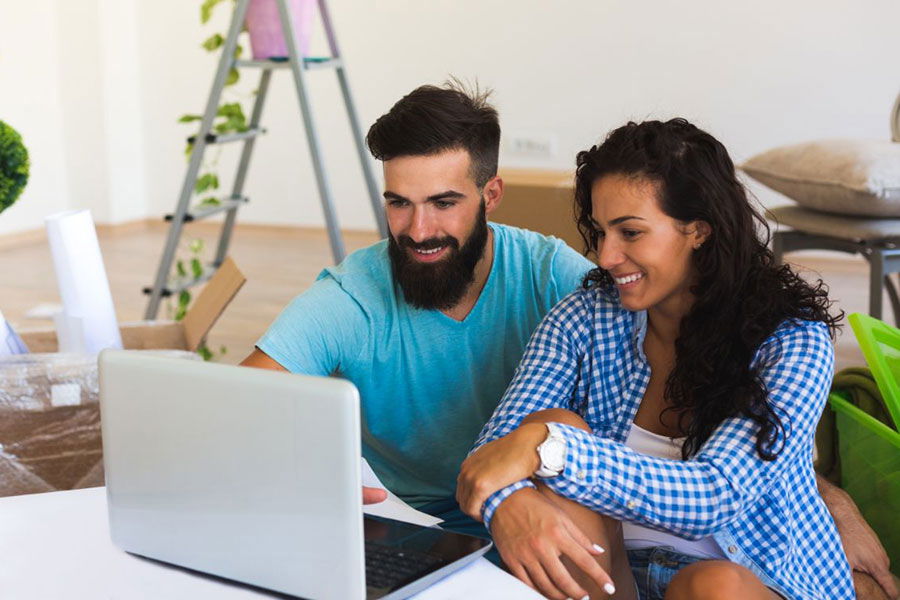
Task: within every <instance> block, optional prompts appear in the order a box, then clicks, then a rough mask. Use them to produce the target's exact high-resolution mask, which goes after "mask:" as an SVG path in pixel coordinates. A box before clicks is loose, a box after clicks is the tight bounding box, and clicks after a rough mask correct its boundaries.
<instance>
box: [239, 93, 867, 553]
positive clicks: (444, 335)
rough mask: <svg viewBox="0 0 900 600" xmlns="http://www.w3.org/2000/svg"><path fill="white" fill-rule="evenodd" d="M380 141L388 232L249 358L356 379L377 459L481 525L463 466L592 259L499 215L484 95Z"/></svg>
mask: <svg viewBox="0 0 900 600" xmlns="http://www.w3.org/2000/svg"><path fill="white" fill-rule="evenodd" d="M367 143H368V146H369V148H370V150H371V151H372V154H373V155H374V156H375V157H376V158H377V159H379V160H381V161H383V165H384V179H385V191H384V198H385V213H386V216H387V221H388V227H389V229H390V236H389V238H388V239H387V240H383V241H381V242H378V243H377V244H375V245H373V246H370V247H368V248H365V249H363V250H360V251H358V252H355V253H353V254H352V255H350V256H349V257H348V258H347V259H346V260H344V261H343V262H342V263H341V264H340V265H338V266H336V267H330V268H327V269H325V270H324V271H323V272H322V273H321V274H320V275H319V278H318V280H317V281H316V282H315V284H314V285H313V286H312V287H311V288H310V289H309V290H307V291H306V292H304V293H303V294H301V295H300V296H298V297H297V298H295V299H294V300H293V301H292V302H291V304H290V305H289V306H288V307H287V308H286V309H285V310H284V311H283V312H282V314H281V315H279V317H278V318H277V319H276V321H275V322H274V323H273V324H272V325H271V327H270V328H269V330H268V331H267V332H266V333H265V335H263V337H262V338H261V339H260V341H259V343H258V344H257V347H256V349H255V350H254V351H253V352H252V353H251V354H250V355H249V356H248V357H247V358H246V359H245V360H244V361H243V363H242V364H244V365H248V366H254V367H263V368H270V369H281V370H288V371H291V372H295V373H306V374H313V375H331V374H336V375H339V376H341V377H344V378H346V379H348V380H350V381H352V382H353V383H354V384H355V385H356V386H357V388H359V391H360V396H361V418H362V446H363V455H364V456H365V458H366V459H367V460H368V461H369V463H370V464H371V466H372V468H373V469H374V471H375V472H376V474H377V475H378V476H379V478H380V479H381V480H382V482H384V484H385V485H386V486H387V487H388V488H389V489H391V490H392V491H393V492H394V493H396V494H397V495H398V496H400V497H401V498H402V499H403V500H405V501H406V502H408V503H410V504H411V505H413V506H415V507H416V508H419V509H420V510H423V511H425V512H428V513H431V514H434V515H435V516H438V517H441V518H443V519H444V520H445V522H447V523H448V524H449V525H450V526H451V528H456V529H458V530H463V531H467V532H470V533H476V534H477V533H479V530H478V527H480V525H479V524H476V523H475V522H474V521H471V520H469V519H468V518H466V517H464V516H463V515H462V514H461V513H460V512H459V510H458V506H457V504H456V502H455V500H454V495H455V489H456V478H457V475H458V472H459V466H460V464H461V463H462V461H463V459H464V458H465V456H466V454H467V453H468V451H469V450H470V448H471V446H472V444H473V442H474V441H475V438H476V437H477V435H478V433H479V431H480V430H481V428H482V426H483V425H484V423H485V422H486V421H487V420H488V418H489V417H490V416H491V414H492V413H493V411H494V408H495V407H496V405H497V403H498V402H499V400H500V397H501V396H502V394H503V391H504V390H505V388H506V386H507V384H508V383H509V381H510V380H511V379H512V375H513V371H514V370H515V368H516V365H517V363H518V361H519V359H520V358H521V356H522V354H523V352H524V349H525V345H526V343H527V342H528V339H529V337H530V335H531V332H532V331H533V330H534V329H535V328H536V327H537V324H538V323H539V322H540V320H541V318H542V317H543V315H544V314H545V313H546V312H547V311H549V310H550V308H551V307H552V306H553V305H555V304H556V303H557V302H558V301H559V300H561V299H562V298H563V297H564V296H565V295H566V294H568V293H569V292H571V291H572V290H574V289H575V288H576V287H577V286H578V285H580V283H581V279H582V277H583V275H584V274H585V273H586V272H587V271H588V270H589V269H590V268H591V267H592V266H593V265H592V264H591V263H590V262H589V261H588V260H587V259H585V258H584V257H582V256H581V255H579V254H578V253H576V252H575V251H574V250H572V249H571V248H569V247H568V246H566V245H565V244H563V243H562V242H561V241H559V240H556V239H555V238H547V237H544V236H541V235H538V234H535V233H532V232H527V231H524V230H520V229H516V228H511V227H506V226H503V225H498V224H493V223H487V216H488V215H490V214H491V212H493V210H494V209H495V208H496V207H497V206H498V204H499V203H500V201H501V199H502V196H503V181H502V180H501V179H500V178H499V177H497V158H498V153H499V144H500V125H499V122H498V118H497V113H496V111H495V110H494V109H493V108H492V107H491V106H490V105H489V104H488V103H487V102H486V95H479V94H468V93H466V92H464V91H462V90H461V89H458V88H457V87H453V86H451V87H447V88H438V87H434V86H423V87H420V88H418V89H416V90H414V91H413V92H411V93H410V94H409V95H407V96H405V97H404V98H402V99H401V100H400V101H399V102H397V104H395V105H394V107H393V108H391V110H390V111H389V112H388V113H387V114H385V115H384V116H382V117H381V118H379V119H378V120H377V121H376V123H375V124H374V125H373V126H372V128H371V129H370V130H369V133H368V136H367ZM364 498H365V500H366V501H368V502H374V501H379V500H382V499H383V498H384V492H382V491H379V490H371V489H367V490H364ZM826 499H827V498H826ZM829 506H831V505H829ZM846 512H847V513H848V514H852V513H851V512H850V511H846ZM851 520H852V519H851ZM839 522H840V521H839ZM853 522H854V523H856V521H855V520H854V521H853ZM480 534H481V535H486V532H485V531H484V530H483V529H481V530H480ZM858 539H862V540H863V542H865V543H862V544H860V543H856V544H855V545H856V546H860V545H861V546H865V547H867V548H872V547H873V546H872V540H871V539H869V538H865V536H862V535H861V536H859V538H858ZM874 543H875V544H877V540H876V541H874ZM869 554H870V555H871V554H872V551H870V552H869ZM851 564H852V563H851Z"/></svg>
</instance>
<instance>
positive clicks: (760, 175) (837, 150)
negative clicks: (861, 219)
mask: <svg viewBox="0 0 900 600" xmlns="http://www.w3.org/2000/svg"><path fill="white" fill-rule="evenodd" d="M741 169H742V170H743V171H744V172H745V173H747V174H748V175H749V176H750V177H752V178H753V179H755V180H757V181H759V182H760V183H763V184H765V185H766V186H768V187H770V188H772V189H773V190H775V191H776V192H781V193H782V194H784V195H785V196H787V197H788V198H790V199H791V200H793V201H795V202H796V203H797V204H800V205H802V206H805V207H806V208H812V209H815V210H821V211H826V212H832V213H839V214H844V215H854V216H869V217H900V143H896V142H889V141H878V140H820V141H816V142H808V143H805V144H796V145H792V146H781V147H779V148H774V149H772V150H769V151H768V152H763V153H762V154H757V155H756V156H754V157H753V158H751V159H749V160H748V161H747V162H745V163H744V164H743V165H741Z"/></svg>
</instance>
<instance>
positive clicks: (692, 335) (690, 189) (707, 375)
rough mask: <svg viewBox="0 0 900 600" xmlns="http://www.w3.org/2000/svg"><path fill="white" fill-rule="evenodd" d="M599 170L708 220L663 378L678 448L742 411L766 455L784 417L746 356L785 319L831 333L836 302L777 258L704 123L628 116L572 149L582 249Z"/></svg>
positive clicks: (591, 243)
mask: <svg viewBox="0 0 900 600" xmlns="http://www.w3.org/2000/svg"><path fill="white" fill-rule="evenodd" d="M606 175H620V176H625V177H632V178H635V179H636V180H644V181H651V182H654V183H655V184H656V188H657V190H658V194H659V205H660V208H661V209H662V211H663V212H664V213H665V214H667V215H668V216H670V217H672V218H673V219H676V220H678V221H681V222H683V223H689V222H691V221H705V222H706V223H708V224H709V225H710V228H711V230H712V232H711V234H710V236H709V238H708V239H706V240H705V242H704V243H703V245H702V246H701V247H700V248H699V249H698V250H695V251H694V252H693V255H692V261H693V267H694V271H695V273H696V281H695V285H693V286H692V287H691V292H692V293H693V294H694V295H695V300H694V303H693V305H692V306H691V309H690V311H689V312H688V314H687V315H685V316H684V318H683V319H682V320H681V326H680V329H679V335H678V338H677V339H676V341H675V352H676V358H675V366H674V368H673V369H672V372H671V374H670V375H669V377H668V379H667V380H666V387H665V399H666V401H667V403H668V404H669V408H667V409H666V411H668V410H672V411H674V412H675V413H676V414H677V416H678V423H679V427H680V428H681V431H682V432H684V433H685V434H686V436H687V439H686V440H685V442H684V445H683V448H682V456H683V458H685V459H687V458H689V457H690V456H693V455H694V454H696V453H697V451H698V450H699V449H700V446H701V445H702V444H703V443H704V442H705V441H706V440H707V439H709V437H710V435H712V432H713V430H714V429H715V428H716V427H717V426H718V425H719V424H720V423H721V422H722V421H724V420H725V419H727V418H729V417H733V416H745V417H748V418H750V419H752V420H753V421H754V422H755V423H756V424H757V425H758V426H759V430H758V432H757V436H756V450H757V452H758V453H759V455H760V457H762V458H763V459H764V460H773V459H774V458H775V457H776V456H778V454H779V453H780V452H781V447H782V446H783V435H782V434H783V433H784V427H783V425H782V423H781V420H780V419H779V418H778V415H777V414H776V413H775V411H774V410H773V409H772V407H771V405H770V404H769V401H768V397H767V392H766V388H765V386H764V384H763V382H762V381H761V379H760V377H759V369H760V368H761V367H763V366H764V365H757V367H756V368H755V369H752V368H751V365H750V363H751V361H752V359H753V356H754V354H755V352H756V350H757V349H758V348H759V346H760V345H761V344H762V342H763V341H764V340H765V339H766V338H768V337H769V336H770V335H771V334H772V333H773V332H774V331H775V329H776V328H777V327H778V325H779V324H780V323H782V322H783V321H785V320H786V319H797V320H803V321H822V322H823V323H825V324H826V325H828V327H829V330H830V333H831V335H832V336H834V334H835V331H836V329H837V322H838V321H839V320H840V319H841V318H842V317H843V313H840V314H838V315H837V316H832V315H831V314H829V308H830V306H831V301H830V300H829V299H828V295H827V294H828V290H827V288H826V286H825V285H824V284H823V283H822V281H821V280H819V281H818V282H817V283H816V284H815V285H810V284H808V283H806V282H805V281H804V280H803V279H801V278H800V277H799V276H798V275H797V274H795V273H794V272H793V271H791V269H790V268H789V267H788V266H787V265H778V264H776V262H775V258H774V256H773V254H772V252H771V251H770V250H769V248H768V246H767V243H768V240H769V235H770V232H769V227H768V225H767V224H766V221H765V219H764V218H763V217H762V216H761V215H760V214H759V213H758V212H757V211H756V210H755V209H754V208H753V206H752V205H751V204H750V201H749V200H748V197H747V192H746V190H745V189H744V186H743V185H742V184H741V183H740V182H739V181H738V179H737V176H736V174H735V170H734V164H733V163H732V162H731V158H730V157H729V156H728V152H727V151H726V150H725V147H724V146H723V145H722V144H721V143H719V142H718V141H717V140H716V139H715V138H713V137H712V136H711V135H709V134H708V133H706V132H705V131H702V130H700V129H698V128H697V127H695V126H694V125H692V124H690V123H688V122H687V121H686V120H684V119H672V120H670V121H666V122H661V121H645V122H643V123H628V124H627V125H625V126H623V127H620V128H618V129H616V130H614V131H612V132H611V133H610V134H609V135H608V136H607V138H606V140H605V141H604V142H603V143H602V144H600V145H599V146H594V147H592V148H591V149H590V150H586V151H584V152H579V153H578V159H577V171H576V176H575V212H576V216H577V223H578V229H579V231H580V233H581V236H582V237H583V238H584V241H585V244H586V246H587V248H586V252H590V251H593V250H595V249H596V248H597V240H598V233H599V232H598V230H597V227H596V225H595V224H594V221H593V220H592V219H591V209H592V207H591V187H592V185H593V184H594V182H595V181H597V180H598V179H600V178H601V177H604V176H606ZM757 229H758V230H759V231H760V232H761V233H763V234H764V235H763V236H762V239H761V237H760V236H759V235H758V234H757ZM584 286H585V287H586V288H588V287H599V288H600V289H602V290H606V291H611V290H612V289H613V281H612V277H611V276H610V274H609V273H608V272H607V271H605V270H603V269H602V268H596V269H594V270H592V271H591V272H590V273H588V275H587V277H586V278H585V281H584ZM660 418H662V415H661V416H660ZM779 439H781V440H782V443H781V444H778V443H777V441H778V440H779Z"/></svg>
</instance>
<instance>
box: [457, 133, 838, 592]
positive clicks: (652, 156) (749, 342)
mask: <svg viewBox="0 0 900 600" xmlns="http://www.w3.org/2000/svg"><path fill="white" fill-rule="evenodd" d="M575 198H576V212H577V215H578V226H579V229H580V231H581V233H582V236H583V237H584V238H585V242H586V243H587V244H588V247H589V248H593V249H595V250H596V254H597V259H598V265H599V268H597V269H595V270H594V271H592V272H591V273H590V274H589V275H588V276H587V278H586V280H585V285H584V289H582V290H579V291H577V292H575V293H573V294H572V295H570V296H569V297H567V298H566V299H564V300H563V301H562V302H561V303H560V304H559V305H557V306H556V307H555V308H554V309H553V310H552V311H551V313H550V314H548V315H547V317H546V318H545V319H544V321H543V322H542V323H541V325H540V327H539V328H538V330H537V331H536V332H535V334H534V336H533V337H532V339H531V342H530V343H529V346H528V349H527V351H526V353H525V356H524V357H523V359H522V362H521V364H520V366H519V369H518V371H517V372H516V376H515V378H514V379H513V381H512V383H511V384H510V387H509V389H508V390H507V392H506V395H505V396H504V399H503V401H502V402H501V404H500V406H499V407H498V408H497V411H496V412H495V413H494V416H493V417H492V418H491V420H490V421H489V422H488V424H487V425H486V426H485V428H484V431H483V432H482V435H481V437H480V438H479V440H478V442H477V444H476V450H475V451H473V453H472V454H471V455H470V457H469V458H468V459H467V460H466V462H465V463H464V464H463V467H462V471H461V474H460V478H459V488H458V498H459V500H460V505H461V506H462V508H463V509H464V510H465V511H466V512H467V513H468V514H470V515H472V516H473V517H475V518H483V519H484V521H485V523H486V524H487V525H488V526H489V527H490V529H491V532H492V534H493V537H494V540H495V542H496V544H497V547H498V549H499V550H500V553H501V555H502V556H503V558H504V561H505V562H506V564H507V565H508V566H509V568H510V570H511V571H512V572H513V573H514V574H515V575H516V576H518V577H519V578H520V579H522V580H524V581H525V582H526V583H529V584H530V585H532V586H533V587H535V588H537V589H538V590H540V591H541V592H543V593H544V594H545V595H547V596H548V597H551V598H560V599H562V598H566V597H579V598H580V597H582V596H584V595H585V594H586V593H588V592H590V597H591V598H600V597H605V596H604V595H603V594H604V593H612V591H613V590H614V589H615V588H618V593H617V595H616V598H628V597H634V596H633V594H634V593H635V591H634V589H633V588H634V584H633V583H632V581H635V582H637V586H638V595H639V597H640V598H641V600H647V599H649V598H663V597H665V598H671V599H678V598H729V599H738V598H754V599H756V598H759V599H772V598H779V597H784V598H790V599H795V598H796V599H800V598H804V599H806V598H822V599H825V598H830V599H833V598H853V597H854V593H853V587H852V582H851V579H850V570H849V567H848V565H847V561H846V558H845V556H844V554H843V551H842V549H841V546H840V540H839V538H838V535H837V532H836V530H835V528H834V524H833V521H832V520H831V517H830V516H829V515H828V512H827V510H826V508H825V506H824V504H823V503H822V501H821V499H820V497H819V494H818V493H817V490H816V484H815V476H814V473H813V465H812V446H813V437H814V431H815V426H816V423H817V421H818V419H819V415H820V413H821V411H822V409H823V406H824V403H825V400H826V396H827V394H828V389H829V386H830V383H831V375H832V369H833V348H832V344H831V337H832V336H833V334H834V331H835V327H836V322H837V320H838V318H839V317H834V316H832V315H830V314H829V312H828V309H829V306H830V302H829V300H828V298H827V296H826V291H825V290H824V288H823V285H822V283H821V282H819V283H818V284H817V285H809V284H807V283H806V282H804V281H803V280H802V279H800V278H799V277H798V276H797V275H796V274H794V273H793V272H792V271H791V270H790V269H789V268H788V267H787V266H778V265H776V264H775V262H774V260H773V256H772V253H771V252H770V251H769V250H768V248H767V247H766V244H765V241H764V240H760V239H759V237H758V236H757V228H761V229H762V228H765V221H764V220H763V219H762V218H761V217H760V215H759V214H758V213H757V212H756V211H755V210H754V209H753V207H752V206H751V205H750V203H749V201H748V198H747V194H746V191H745V190H744V188H743V186H742V185H741V184H740V182H739V181H738V180H737V177H736V175H735V170H734V165H733V164H732V161H731V159H730V158H729V156H728V153H727V151H726V150H725V148H724V147H723V146H722V145H721V144H720V143H719V142H718V141H716V140H715V139H714V138H713V137H712V136H710V135H709V134H707V133H705V132H703V131H701V130H700V129H698V128H696V127H694V126H693V125H691V124H690V123H688V122H687V121H685V120H683V119H673V120H671V121H668V122H665V123H663V122H659V121H649V122H645V123H641V124H636V123H629V124H628V125H625V126H624V127H621V128H619V129H617V130H615V131H613V132H612V133H611V134H610V135H609V136H608V137H607V139H606V141H605V142H604V143H603V144H601V145H600V146H595V147H593V148H591V149H590V150H588V151H585V152H581V153H580V154H579V155H578V170H577V174H576V184H575ZM766 232H768V230H767V229H766ZM623 540H624V547H625V548H626V549H627V559H628V561H627V562H626V561H625V560H624V558H625V556H626V554H625V552H624V550H623V548H622V546H623ZM594 544H598V546H594ZM603 548H607V549H609V550H610V551H609V552H607V553H606V554H600V552H601V550H602V549H603ZM598 563H599V564H601V565H603V566H604V567H605V568H603V569H601V568H600V566H598ZM607 572H608V573H609V575H608V574H607ZM632 574H633V575H634V579H633V580H632V577H631V576H632ZM610 576H611V577H610ZM600 590H604V591H603V592H601V591H600Z"/></svg>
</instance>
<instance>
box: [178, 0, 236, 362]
mask: <svg viewBox="0 0 900 600" xmlns="http://www.w3.org/2000/svg"><path fill="white" fill-rule="evenodd" d="M224 2H229V3H230V4H232V5H233V4H234V0H203V2H202V4H201V5H200V23H201V24H203V25H206V24H207V23H208V22H209V20H210V18H212V14H213V10H214V9H215V7H216V6H217V5H219V4H222V3H224ZM200 45H201V47H202V48H203V49H205V50H206V51H207V52H216V51H218V50H219V49H220V48H222V46H224V45H225V37H224V36H223V35H222V34H221V33H214V34H212V35H210V36H209V37H207V38H206V39H205V40H203V42H202V43H201V44H200ZM243 52H244V48H243V46H242V45H241V44H240V43H239V44H238V45H237V47H236V48H235V50H234V58H235V59H238V58H240V56H241V54H243ZM239 80H240V73H239V72H238V70H237V69H235V68H233V67H232V69H231V70H230V71H229V73H228V79H226V81H225V86H226V88H225V95H226V96H228V95H229V89H228V88H229V87H231V86H233V85H234V84H236V83H237V82H238V81H239ZM202 120H203V115H198V114H185V115H182V116H181V117H180V118H179V119H178V122H179V123H199V122H200V121H202ZM247 129H249V126H248V125H247V117H246V115H245V113H244V108H243V106H242V105H241V103H240V101H239V100H238V99H235V98H229V101H227V102H223V103H222V104H221V105H220V106H219V108H218V109H217V110H216V116H215V119H214V120H213V131H214V132H215V133H217V134H219V135H224V134H229V133H243V132H245V131H247ZM193 151H194V144H192V143H191V142H188V144H187V148H186V149H185V154H186V155H187V156H188V157H190V155H191V153H192V152H193ZM218 158H219V153H216V154H215V156H214V157H213V158H212V159H211V160H209V159H207V157H206V156H204V162H203V165H202V174H201V175H200V176H199V177H198V178H197V181H196V182H195V183H194V193H195V194H197V195H204V194H212V193H214V192H215V191H216V190H218V189H219V175H218V173H217V172H216V170H215V169H216V166H217V164H218ZM219 204H221V201H220V200H219V199H218V198H216V197H215V196H211V195H207V196H206V197H205V198H203V199H202V200H201V201H200V202H199V204H198V205H197V208H203V207H209V206H218V205H219ZM203 249H204V243H203V240H200V239H196V240H192V241H191V242H189V243H188V244H187V251H188V258H187V259H185V258H178V259H176V261H175V277H176V278H178V279H186V278H192V279H200V278H201V277H202V276H203V271H204V269H203V261H202V255H203ZM191 299H192V296H191V293H190V292H189V291H188V290H182V291H181V292H180V293H179V294H178V297H177V299H176V305H175V308H174V315H173V318H174V319H175V320H176V321H180V320H182V319H184V316H185V315H186V314H187V311H188V307H189V306H190V304H191ZM169 310H170V312H171V311H172V306H171V304H170V305H169ZM225 352H226V348H225V346H221V347H220V348H219V352H218V354H219V355H224V354H225ZM197 353H198V354H200V356H201V357H203V360H212V359H214V358H216V353H215V352H213V351H212V350H211V349H210V348H209V346H208V345H207V344H206V343H205V342H204V343H203V344H202V345H201V346H200V347H199V348H198V349H197Z"/></svg>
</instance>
